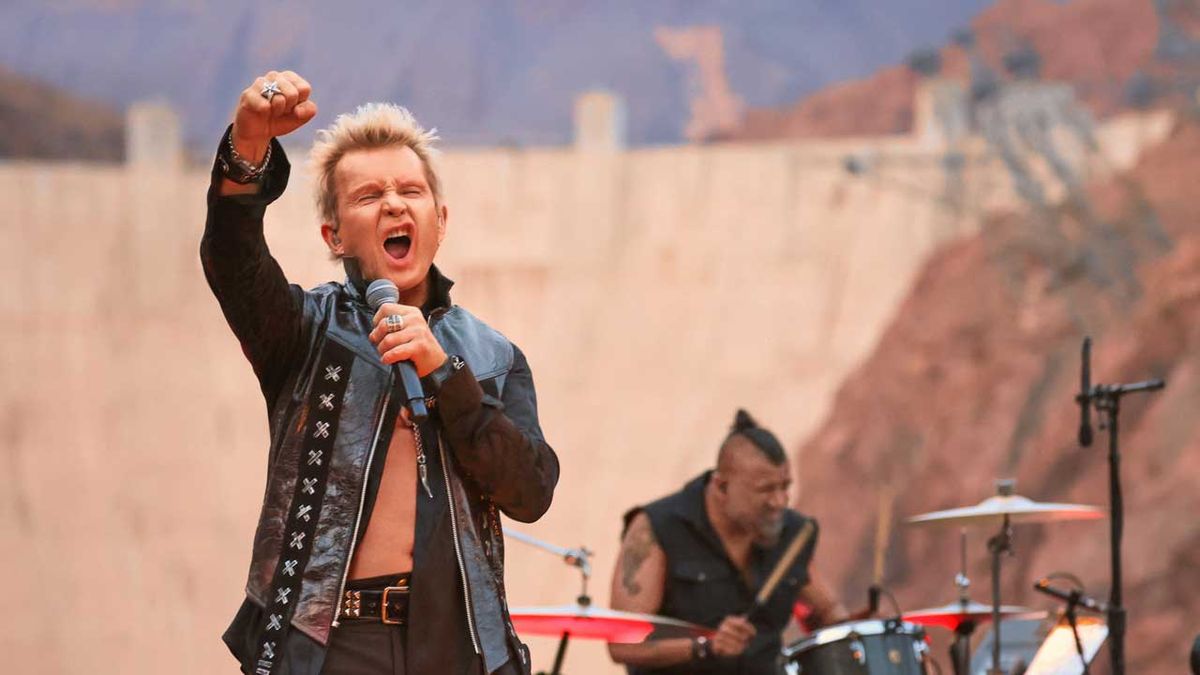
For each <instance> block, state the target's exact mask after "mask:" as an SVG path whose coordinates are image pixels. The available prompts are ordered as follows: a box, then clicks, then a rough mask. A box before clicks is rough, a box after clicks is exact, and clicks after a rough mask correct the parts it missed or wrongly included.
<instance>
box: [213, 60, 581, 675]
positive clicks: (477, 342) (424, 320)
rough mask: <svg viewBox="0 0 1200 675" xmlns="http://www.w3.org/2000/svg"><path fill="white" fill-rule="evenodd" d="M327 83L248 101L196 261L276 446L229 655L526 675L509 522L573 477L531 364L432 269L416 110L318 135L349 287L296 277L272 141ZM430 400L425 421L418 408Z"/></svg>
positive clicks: (323, 193) (351, 670)
mask: <svg viewBox="0 0 1200 675" xmlns="http://www.w3.org/2000/svg"><path fill="white" fill-rule="evenodd" d="M311 93H312V88H311V86H310V85H309V83H308V82H306V81H305V80H304V78H302V77H300V76H299V75H297V74H296V73H294V72H291V71H283V72H276V71H271V72H269V73H267V74H266V75H264V76H263V77H259V78H257V79H256V80H254V82H253V84H251V85H250V86H249V87H247V88H246V89H245V90H244V91H242V92H241V96H240V98H239V100H238V103H237V107H236V110H235V112H234V120H233V124H232V125H231V126H230V127H229V129H228V130H227V131H226V134H225V136H224V137H223V138H222V139H221V142H220V145H219V146H218V148H217V157H216V161H215V164H214V167H213V171H212V182H211V186H210V187H209V191H208V218H207V222H206V223H205V229H204V236H203V239H202V241H201V245H200V258H201V262H202V265H203V268H204V273H205V276H206V277H207V279H208V283H209V286H210V287H211V288H212V291H213V294H214V295H215V296H216V298H217V301H218V303H219V304H220V306H221V310H222V311H223V312H224V315H225V318H226V320H227V321H228V323H229V326H230V328H232V329H233V332H234V335H236V337H237V338H238V340H239V341H240V343H241V346H242V350H243V352H244V353H245V355H246V358H247V359H248V360H249V361H250V365H251V366H252V367H253V369H254V373H255V375H256V376H257V377H258V381H259V385H260V388H261V390H262V393H263V396H264V397H265V399H266V404H267V413H268V422H269V426H270V434H271V444H270V449H269V452H268V454H267V462H268V464H267V486H266V494H265V496H264V498H263V505H262V512H261V516H260V519H259V523H258V530H257V533H256V534H255V537H254V546H253V552H252V557H251V562H250V572H249V580H248V581H247V584H246V599H245V601H244V602H243V603H242V606H241V608H240V609H239V611H238V612H237V615H236V616H235V618H234V620H233V622H232V624H231V625H230V627H229V629H228V630H227V631H226V632H225V635H224V640H225V643H226V644H227V645H228V647H229V649H230V650H231V651H232V652H233V654H234V655H235V656H236V657H237V658H238V660H239V661H240V662H241V668H242V672H245V673H253V674H255V675H269V674H272V673H288V674H289V675H317V674H318V673H326V674H327V675H343V674H355V675H359V674H361V675H367V674H371V675H373V674H376V673H378V674H383V673H388V674H392V673H495V672H502V673H521V672H524V673H528V672H529V653H528V650H527V649H526V647H525V645H523V644H521V643H520V641H519V640H518V638H517V635H516V632H515V631H514V630H513V628H512V623H511V620H510V618H509V616H508V610H507V605H506V601H505V595H504V542H503V539H502V537H501V527H500V515H499V512H500V511H502V512H504V513H505V514H506V515H508V516H509V517H511V518H514V519H516V520H519V521H523V522H533V521H535V520H537V519H538V518H540V517H541V516H542V514H544V513H545V512H546V510H547V509H548V508H549V507H550V502H551V499H552V497H553V493H554V487H555V484H556V483H557V481H558V459H557V458H556V456H555V454H554V451H553V450H552V449H551V448H550V446H549V445H548V444H547V443H546V441H545V439H544V438H543V436H542V431H541V428H540V426H539V423H538V415H537V400H536V396H535V393H534V386H533V377H532V375H531V373H530V369H529V365H528V363H527V362H526V360H525V356H524V355H523V354H522V353H521V351H520V350H519V349H518V348H517V347H516V346H515V345H513V344H512V343H511V342H509V341H508V340H507V339H506V338H505V337H504V336H503V335H501V334H500V333H498V332H497V331H495V330H494V329H492V328H490V327H489V326H487V325H486V324H484V323H483V322H482V321H480V320H479V319H477V318H475V317H474V316H472V315H471V314H470V313H469V312H467V311H466V310H465V309H463V308H461V307H458V306H456V305H453V304H451V301H450V294H449V291H450V287H451V284H452V282H451V281H450V280H449V279H448V278H446V277H445V276H444V275H442V274H441V272H440V271H439V270H438V269H437V267H436V266H434V264H433V260H434V257H435V256H436V254H437V252H438V248H439V246H440V245H441V243H442V239H443V238H444V237H445V235H446V227H447V221H448V218H449V211H448V210H447V207H446V202H445V196H444V195H443V194H442V182H441V180H440V178H439V176H438V172H437V167H436V151H435V149H434V147H433V142H434V141H435V140H436V136H435V135H434V133H433V132H431V131H427V130H425V129H424V128H422V127H421V126H420V125H419V124H418V123H417V121H416V120H415V119H414V118H413V116H412V115H411V114H410V113H409V112H408V111H407V110H405V109H404V108H401V107H399V106H395V105H391V104H382V103H370V104H366V105H363V106H361V107H360V108H358V110H356V111H355V112H353V113H350V114H344V115H341V116H339V117H338V118H337V119H336V120H335V121H334V123H333V124H332V125H331V126H330V127H328V128H326V129H324V130H322V131H320V132H318V134H317V139H316V142H315V144H314V146H313V148H312V152H311V163H312V171H313V177H314V182H315V191H316V204H317V211H318V215H319V217H320V223H321V225H320V233H321V236H322V237H323V238H324V241H325V243H326V244H327V245H328V247H329V251H330V254H331V255H332V257H333V258H334V259H335V260H339V261H341V262H342V263H343V267H344V268H345V273H346V276H345V281H343V282H341V283H337V282H331V283H327V284H324V285H321V286H318V287H316V288H314V289H312V290H307V291H306V290H303V289H301V288H299V287H297V286H295V285H290V284H289V283H288V282H287V279H286V278H285V276H284V274H283V271H282V270H281V269H280V267H279V265H278V264H277V263H276V261H275V260H274V258H272V256H271V253H270V251H269V250H268V249H267V244H266V240H265V238H264V236H263V214H264V212H265V210H266V208H267V206H268V205H269V204H270V203H271V202H273V201H274V200H275V199H277V198H278V197H279V196H280V194H282V193H283V190H284V188H285V187H286V185H287V180H288V175H289V170H290V167H289V164H288V160H287V158H286V157H285V155H284V151H283V148H282V146H280V144H279V142H278V140H277V139H278V137H280V136H283V135H286V134H288V133H290V132H292V131H294V130H296V129H297V128H299V127H301V126H303V125H304V124H305V123H307V122H308V121H309V120H311V119H312V118H313V117H314V116H315V115H316V113H317V108H316V104H315V103H314V101H313V99H312V98H311ZM378 280H386V281H388V282H391V284H394V286H395V293H394V295H392V297H393V298H394V299H395V300H396V301H394V302H387V301H379V300H377V302H382V304H381V305H380V306H378V308H374V307H372V306H371V305H370V304H369V303H368V301H367V297H366V287H367V285H368V284H369V283H370V282H372V281H378ZM383 286H389V284H387V283H386V282H385V283H383ZM398 364H404V365H405V367H411V368H413V369H414V370H415V373H416V375H417V376H419V377H420V380H419V383H420V385H421V388H423V390H424V391H423V392H414V391H411V390H410V387H408V386H406V385H405V384H404V382H403V379H402V378H401V376H400V375H399V371H398ZM409 384H410V385H415V382H411V383H409ZM422 397H424V401H425V407H426V408H427V409H428V417H426V418H424V419H422V418H421V416H420V413H418V414H417V415H415V416H414V415H413V414H412V410H410V405H409V404H410V400H414V399H415V400H416V401H417V403H418V405H414V406H411V407H412V408H419V407H420V406H419V402H420V401H421V399H422Z"/></svg>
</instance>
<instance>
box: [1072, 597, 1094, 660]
mask: <svg viewBox="0 0 1200 675" xmlns="http://www.w3.org/2000/svg"><path fill="white" fill-rule="evenodd" d="M1078 604H1079V600H1078V596H1077V595H1075V594H1074V593H1072V594H1071V599H1070V600H1068V601H1067V612H1066V617H1067V623H1068V624H1070V625H1071V634H1072V635H1074V636H1075V651H1076V652H1077V653H1078V654H1079V662H1080V663H1082V664H1083V675H1091V672H1092V671H1091V669H1089V668H1088V660H1087V656H1086V655H1084V653H1083V640H1080V639H1079V621H1078V617H1077V616H1076V613H1075V608H1076V607H1077V606H1078Z"/></svg>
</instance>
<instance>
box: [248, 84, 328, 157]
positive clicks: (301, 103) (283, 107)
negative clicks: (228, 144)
mask: <svg viewBox="0 0 1200 675" xmlns="http://www.w3.org/2000/svg"><path fill="white" fill-rule="evenodd" d="M271 82H273V83H275V86H274V87H273V88H274V89H278V92H277V93H273V94H268V95H263V90H264V88H265V87H266V86H267V84H268V83H271ZM311 95H312V85H310V84H309V83H308V80H305V79H304V78H303V77H300V76H299V75H297V74H296V73H294V72H292V71H290V70H284V71H274V70H272V71H270V72H268V73H267V74H266V75H263V76H262V77H259V78H256V79H255V80H254V83H253V84H251V85H250V86H249V87H246V88H245V89H243V90H242V95H241V97H239V98H238V105H237V110H236V111H235V112H234V114H233V147H234V148H236V149H237V151H238V154H240V155H241V156H243V157H245V158H246V159H247V160H249V161H250V162H257V161H259V160H261V159H262V157H263V156H264V155H265V154H266V152H267V146H268V145H269V144H270V143H271V139H272V138H275V137H276V136H283V135H285V134H289V133H291V132H293V131H295V130H296V129H299V128H300V127H302V126H304V124H305V123H306V122H308V121H309V120H311V119H312V118H313V117H315V116H316V114H317V104H316V103H314V102H313V101H312V100H311V99H309V96H311Z"/></svg>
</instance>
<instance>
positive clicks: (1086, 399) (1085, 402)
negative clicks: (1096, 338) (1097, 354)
mask: <svg viewBox="0 0 1200 675" xmlns="http://www.w3.org/2000/svg"><path fill="white" fill-rule="evenodd" d="M1082 351H1083V354H1082V357H1083V358H1082V362H1083V365H1082V366H1081V367H1080V371H1079V395H1078V396H1076V397H1075V400H1076V401H1078V402H1079V445H1081V446H1083V447H1085V448H1086V447H1088V446H1090V445H1091V444H1092V418H1091V413H1090V409H1091V407H1092V364H1091V361H1092V338H1090V337H1085V338H1083V350H1082Z"/></svg>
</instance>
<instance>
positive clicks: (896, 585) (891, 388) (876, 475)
mask: <svg viewBox="0 0 1200 675" xmlns="http://www.w3.org/2000/svg"><path fill="white" fill-rule="evenodd" d="M1197 172H1200V126H1198V125H1197V124H1196V122H1195V121H1194V120H1193V121H1190V122H1184V123H1182V124H1181V125H1180V126H1178V127H1177V128H1176V130H1175V131H1174V132H1173V134H1172V136H1171V137H1170V138H1169V140H1168V141H1166V142H1165V143H1163V144H1162V145H1161V146H1160V147H1158V148H1157V149H1155V150H1152V151H1150V152H1148V153H1147V154H1145V155H1144V156H1143V157H1142V160H1141V162H1140V164H1139V165H1138V166H1137V167H1136V168H1135V169H1134V170H1133V171H1131V172H1130V173H1128V174H1126V175H1124V176H1123V177H1121V178H1120V179H1117V180H1112V181H1108V182H1105V183H1103V184H1100V185H1095V186H1093V187H1092V188H1091V190H1090V196H1091V200H1090V203H1091V204H1092V205H1093V207H1083V206H1078V207H1069V208H1059V209H1055V210H1047V211H1045V212H1041V213H1036V212H1035V213H1021V214H1015V213H1014V214H1012V215H1010V216H1006V217H1000V218H997V219H996V220H994V221H993V222H991V223H989V224H988V225H986V226H985V227H984V228H983V229H982V230H981V232H980V233H979V234H977V235H973V236H970V237H968V238H964V239H962V240H960V241H958V242H955V243H953V244H950V245H948V246H946V247H944V248H943V249H942V250H941V251H939V252H938V253H937V254H935V255H934V256H932V257H931V259H930V260H929V262H928V263H927V265H926V266H925V268H924V270H923V271H922V272H921V274H920V275H919V278H918V280H917V282H916V284H915V285H914V286H913V287H912V290H911V292H910V295H909V297H908V298H907V299H906V300H905V301H904V302H903V303H902V305H901V308H900V310H899V312H898V314H897V315H896V318H895V321H894V322H893V323H892V324H891V326H890V327H889V328H888V329H886V331H885V333H884V335H883V337H882V338H881V340H880V343H879V346H878V348H877V349H876V351H875V352H874V354H873V355H872V356H871V357H869V358H868V359H867V360H866V361H865V362H864V364H863V365H862V367H861V368H860V369H859V370H858V371H857V372H856V373H855V374H853V375H852V376H851V377H849V378H848V379H847V380H846V382H845V383H844V385H843V387H842V389H841V390H840V392H839V393H838V394H837V396H836V402H835V404H834V406H833V412H832V413H831V415H830V416H829V418H828V419H827V421H826V422H825V423H824V425H823V426H822V427H821V429H820V430H819V431H818V432H817V433H816V434H815V435H813V436H812V437H811V438H810V439H809V440H808V441H807V442H806V443H804V444H803V446H802V447H801V448H800V449H799V452H798V454H797V457H798V465H799V469H798V470H799V476H800V485H801V490H800V493H799V504H800V505H801V508H802V509H804V510H806V511H808V512H811V513H814V514H815V515H817V516H818V517H819V518H821V519H822V520H823V521H824V522H825V523H827V524H828V525H827V527H826V529H825V533H824V536H823V537H822V549H823V550H822V551H821V552H820V554H819V555H818V556H817V560H818V564H819V566H820V567H821V568H824V569H825V570H826V571H827V573H828V574H830V575H831V576H832V578H833V579H835V580H836V582H837V583H838V584H839V585H840V587H841V589H842V591H843V593H845V594H847V597H848V598H849V599H850V603H849V604H851V605H854V604H857V603H856V600H857V598H860V597H865V588H866V586H867V584H868V583H869V582H870V578H871V573H872V557H873V556H872V549H873V546H872V544H873V541H874V539H875V536H876V530H877V526H878V523H877V522H876V521H877V513H888V510H887V509H886V508H881V509H879V510H876V509H875V508H873V505H875V504H876V503H879V502H880V497H879V495H881V494H886V493H888V492H889V491H890V492H892V493H895V494H896V495H897V497H896V500H895V503H894V505H893V506H892V508H891V510H890V514H891V515H890V517H888V519H889V520H890V521H891V522H890V524H891V529H890V532H891V534H890V539H889V545H888V547H887V563H886V565H885V567H884V570H885V572H884V577H883V581H884V583H885V584H886V585H887V586H888V587H890V588H891V589H892V590H893V591H894V592H895V594H896V596H897V597H898V599H899V600H900V603H901V605H902V606H903V607H906V608H910V609H912V608H916V607H920V606H931V605H939V604H943V603H944V602H947V601H949V600H951V599H952V598H953V597H954V587H953V585H952V580H953V576H954V573H955V572H956V571H957V569H958V560H959V556H958V553H957V550H958V548H957V547H958V541H959V540H958V531H957V529H956V528H944V529H942V530H936V529H935V530H925V529H920V530H918V529H915V528H909V527H906V526H904V525H902V521H903V519H904V518H905V517H907V516H911V515H915V514H918V513H923V512H927V511H933V510H938V509H943V508H950V507H954V506H964V505H968V504H974V503H976V502H978V501H980V500H982V499H983V498H985V497H987V496H989V495H990V494H992V493H993V485H992V481H993V480H994V479H996V478H1001V477H1015V478H1016V479H1017V492H1018V493H1020V494H1023V495H1025V496H1027V497H1030V498H1033V499H1037V500H1042V501H1060V502H1077V503H1088V504H1096V505H1101V506H1105V507H1107V506H1108V487H1107V486H1108V482H1107V481H1108V478H1107V476H1108V464H1107V460H1106V456H1107V454H1106V451H1107V433H1106V432H1103V431H1100V430H1097V432H1096V442H1095V443H1094V445H1093V447H1091V448H1088V449H1082V448H1080V447H1079V446H1078V445H1077V443H1076V441H1075V437H1076V430H1077V428H1078V424H1079V421H1078V418H1079V412H1078V406H1077V405H1075V403H1074V402H1073V396H1074V393H1075V392H1076V391H1077V389H1078V386H1079V344H1080V340H1081V338H1082V337H1083V336H1084V335H1091V336H1093V338H1094V339H1095V347H1094V350H1093V359H1092V373H1093V381H1094V382H1103V383H1112V382H1131V381H1136V380H1142V379H1148V378H1150V377H1165V378H1166V379H1167V381H1168V386H1167V388H1166V389H1165V390H1164V391H1161V392H1158V393H1155V394H1140V395H1137V396H1132V397H1129V398H1127V399H1125V401H1124V403H1123V406H1122V415H1121V419H1120V422H1121V438H1120V440H1121V444H1122V456H1123V468H1122V478H1123V483H1124V494H1125V523H1126V529H1125V537H1124V566H1125V573H1124V578H1125V584H1124V585H1125V596H1126V597H1125V604H1126V605H1127V607H1128V609H1129V612H1130V630H1129V634H1128V639H1127V650H1128V654H1129V662H1130V672H1146V673H1160V672H1184V670H1185V669H1186V666H1185V663H1186V659H1187V645H1189V644H1190V643H1191V640H1192V638H1193V637H1194V635H1195V632H1196V631H1197V629H1198V628H1200V625H1198V624H1197V620H1196V618H1195V617H1196V616H1197V610H1200V590H1198V589H1197V587H1196V585H1195V583H1194V580H1195V570H1196V569H1197V566H1198V565H1200V519H1197V517H1196V516H1197V515H1198V514H1200V491H1197V490H1196V488H1195V485H1196V481H1197V478H1198V477H1200V424H1198V423H1197V418H1196V416H1195V410H1196V408H1197V404H1198V402H1200V226H1198V223H1200V203H1198V202H1197V201H1196V200H1195V198H1194V195H1193V194H1192V186H1194V181H1195V178H1194V177H1195V176H1196V175H1197ZM992 534H994V532H992V531H983V530H979V531H972V532H971V535H970V537H971V538H970V540H969V541H970V544H969V551H970V561H971V562H970V565H969V576H970V577H971V578H972V579H973V580H974V581H975V585H974V596H975V599H976V600H980V601H984V600H987V599H988V593H987V590H986V589H987V588H988V570H989V567H988V560H987V551H986V544H985V542H986V539H987V537H989V536H991V535H992ZM1108 541H1109V539H1108V525H1107V521H1103V523H1101V522H1096V523H1093V524H1060V525H1053V526H1024V527H1021V528H1018V529H1017V536H1016V541H1015V546H1016V557H1015V558H1013V559H1010V560H1009V561H1008V562H1007V563H1006V569H1005V574H1004V577H1003V593H1004V600H1005V602H1007V603H1023V604H1028V605H1032V606H1045V607H1049V605H1048V604H1047V603H1046V602H1044V601H1043V600H1041V599H1040V596H1036V594H1035V593H1033V592H1032V590H1030V585H1031V583H1032V582H1033V580H1034V579H1036V578H1038V577H1040V576H1042V575H1045V574H1048V573H1051V572H1053V571H1058V570H1069V571H1071V572H1073V573H1075V574H1076V575H1078V576H1079V577H1081V578H1082V579H1083V581H1084V582H1085V583H1086V585H1087V589H1088V591H1089V592H1090V593H1092V594H1095V595H1099V596H1103V597H1106V596H1107V593H1108V585H1109V582H1108V580H1109V564H1108V559H1109V558H1108Z"/></svg>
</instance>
